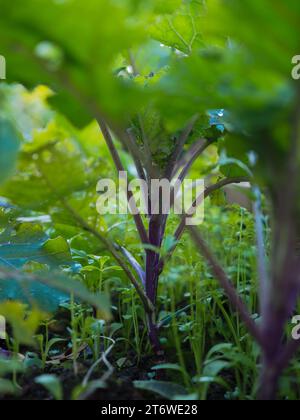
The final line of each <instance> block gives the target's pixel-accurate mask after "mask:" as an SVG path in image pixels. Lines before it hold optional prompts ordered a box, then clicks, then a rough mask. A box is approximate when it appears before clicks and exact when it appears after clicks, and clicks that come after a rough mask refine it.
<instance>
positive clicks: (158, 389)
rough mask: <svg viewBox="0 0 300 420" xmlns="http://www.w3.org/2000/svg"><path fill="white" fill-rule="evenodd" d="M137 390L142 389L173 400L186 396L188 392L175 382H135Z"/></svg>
mask: <svg viewBox="0 0 300 420" xmlns="http://www.w3.org/2000/svg"><path fill="white" fill-rule="evenodd" d="M134 386H135V388H138V389H142V390H144V391H150V392H154V393H155V394H159V395H161V396H162V397H164V398H168V399H169V400H172V399H173V398H175V397H176V396H177V395H186V394H187V392H186V390H185V389H184V388H183V387H182V386H181V385H178V384H175V383H173V382H163V381H154V380H152V381H134Z"/></svg>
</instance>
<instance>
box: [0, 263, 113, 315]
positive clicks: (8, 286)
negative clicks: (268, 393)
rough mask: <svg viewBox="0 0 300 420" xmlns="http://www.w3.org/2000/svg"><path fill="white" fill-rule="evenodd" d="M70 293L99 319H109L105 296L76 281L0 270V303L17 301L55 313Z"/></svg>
mask: <svg viewBox="0 0 300 420" xmlns="http://www.w3.org/2000/svg"><path fill="white" fill-rule="evenodd" d="M71 294H74V296H75V297H76V298H78V299H80V300H82V301H83V302H85V303H88V304H90V305H92V306H94V307H95V308H96V309H97V310H98V312H99V316H101V317H102V318H103V319H110V316H111V314H110V302H109V299H108V297H107V296H106V295H103V294H100V293H95V294H93V293H91V292H89V291H88V289H87V288H86V287H85V286H84V285H83V284H82V283H80V282H79V281H76V280H73V279H71V278H69V277H68V276H66V275H63V274H61V273H57V272H49V273H36V274H35V275H33V274H27V273H24V272H20V271H17V270H5V269H1V268H0V301H2V302H3V301H6V300H8V299H10V300H20V301H22V302H24V303H27V304H32V303H33V304H35V305H37V306H38V307H39V308H40V309H43V310H45V311H49V312H53V311H55V310H56V309H57V308H58V306H59V304H60V303H63V302H64V301H66V300H67V299H68V298H69V296H70V295H71Z"/></svg>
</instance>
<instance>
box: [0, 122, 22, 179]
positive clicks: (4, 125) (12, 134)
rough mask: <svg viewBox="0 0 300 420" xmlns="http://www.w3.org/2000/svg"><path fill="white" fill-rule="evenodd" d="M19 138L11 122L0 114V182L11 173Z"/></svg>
mask: <svg viewBox="0 0 300 420" xmlns="http://www.w3.org/2000/svg"><path fill="white" fill-rule="evenodd" d="M19 147H20V140H19V137H18V135H17V133H16V130H15V129H14V128H13V126H12V124H11V123H10V122H9V121H7V120H5V119H3V118H2V117H1V116H0V184H1V183H3V182H4V181H5V180H6V179H7V177H8V176H9V175H10V174H11V173H12V171H13V169H14V167H15V165H16V160H17V156H18V151H19Z"/></svg>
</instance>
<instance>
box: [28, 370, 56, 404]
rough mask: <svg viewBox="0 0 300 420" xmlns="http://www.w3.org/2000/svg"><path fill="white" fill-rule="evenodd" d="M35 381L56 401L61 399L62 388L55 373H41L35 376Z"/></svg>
mask: <svg viewBox="0 0 300 420" xmlns="http://www.w3.org/2000/svg"><path fill="white" fill-rule="evenodd" d="M34 381H35V383H37V384H39V385H42V386H43V387H44V388H46V389H47V390H48V391H49V392H50V394H51V395H52V396H53V397H54V398H55V400H57V401H61V400H62V399H63V388H62V384H61V382H60V380H59V379H58V378H57V377H56V376H55V375H41V376H38V377H37V378H35V380H34Z"/></svg>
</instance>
